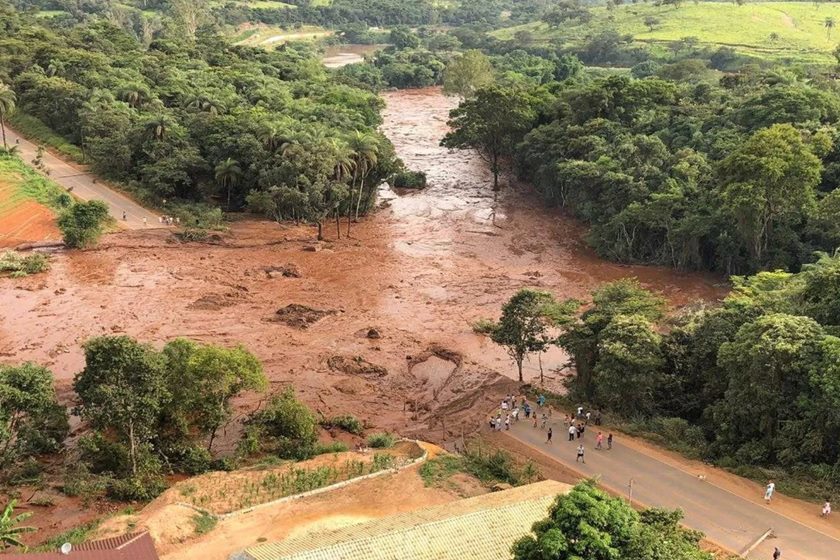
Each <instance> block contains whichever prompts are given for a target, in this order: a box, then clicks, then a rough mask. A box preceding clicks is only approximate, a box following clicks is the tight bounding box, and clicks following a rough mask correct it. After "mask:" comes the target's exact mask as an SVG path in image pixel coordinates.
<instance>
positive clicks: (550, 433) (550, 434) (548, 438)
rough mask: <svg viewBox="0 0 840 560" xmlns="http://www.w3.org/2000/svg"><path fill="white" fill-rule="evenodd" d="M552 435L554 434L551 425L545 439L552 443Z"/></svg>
mask: <svg viewBox="0 0 840 560" xmlns="http://www.w3.org/2000/svg"><path fill="white" fill-rule="evenodd" d="M551 436H552V432H551V427H549V428H548V437H547V438H546V440H545V442H546V443H551Z"/></svg>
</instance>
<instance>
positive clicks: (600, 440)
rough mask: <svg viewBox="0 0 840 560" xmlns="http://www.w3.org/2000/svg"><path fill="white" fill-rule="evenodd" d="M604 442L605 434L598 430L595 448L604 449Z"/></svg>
mask: <svg viewBox="0 0 840 560" xmlns="http://www.w3.org/2000/svg"><path fill="white" fill-rule="evenodd" d="M603 443H604V434H602V433H601V432H598V435H597V436H596V437H595V449H602V448H603Z"/></svg>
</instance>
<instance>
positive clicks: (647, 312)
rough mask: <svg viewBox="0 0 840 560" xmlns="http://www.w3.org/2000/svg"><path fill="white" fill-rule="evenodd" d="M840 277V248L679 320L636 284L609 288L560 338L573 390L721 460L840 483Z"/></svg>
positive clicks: (766, 275)
mask: <svg viewBox="0 0 840 560" xmlns="http://www.w3.org/2000/svg"><path fill="white" fill-rule="evenodd" d="M839 279H840V256H835V257H829V256H827V255H823V256H822V257H821V258H820V259H819V260H818V261H817V262H816V263H814V264H811V265H807V266H805V267H804V268H803V270H802V272H799V273H797V274H791V273H786V272H761V273H759V274H757V275H755V276H749V277H734V278H733V284H734V288H733V291H732V293H731V294H730V295H729V296H727V297H726V299H724V300H723V302H722V303H721V304H720V305H717V306H698V307H694V308H689V309H685V310H683V311H682V312H681V313H679V314H678V315H677V316H676V317H665V316H664V315H663V310H664V308H663V301H662V300H661V299H660V298H659V297H658V296H656V295H654V294H652V293H650V292H648V291H646V290H644V289H642V288H641V287H640V286H639V285H638V283H636V282H635V281H629V280H624V281H619V282H615V283H611V284H606V285H604V286H602V287H601V288H599V289H598V290H595V291H594V292H593V294H592V302H591V305H590V306H588V307H587V308H586V310H585V311H584V312H583V313H582V314H581V315H579V316H578V317H577V318H574V319H572V320H571V321H570V322H568V323H567V324H565V325H564V326H563V331H564V332H563V334H562V335H561V336H560V338H559V344H560V345H561V346H562V347H563V348H565V349H566V350H567V351H568V352H569V355H570V356H571V357H572V365H573V366H574V368H575V371H576V374H575V376H574V377H573V378H571V381H570V390H571V393H570V394H571V397H572V398H573V399H579V400H580V401H583V402H588V403H592V404H593V405H595V406H597V407H602V408H604V409H606V410H610V411H614V412H616V413H618V414H619V415H620V416H622V417H624V418H625V419H631V420H633V419H635V420H639V423H638V425H639V426H641V427H642V429H643V431H646V432H648V433H650V432H653V433H657V434H659V436H661V437H663V438H665V439H666V441H667V442H668V443H669V444H671V445H674V446H676V447H678V448H680V449H682V450H686V451H690V452H692V453H695V454H697V455H699V456H702V457H704V458H706V459H710V460H714V461H716V462H718V463H719V464H721V465H724V466H728V467H743V466H747V465H753V466H761V467H769V468H774V467H782V468H784V469H786V470H787V471H788V472H791V473H793V474H794V475H798V476H799V477H801V478H802V479H803V480H807V481H808V482H809V484H810V485H812V486H813V485H821V486H822V488H824V489H825V488H830V487H832V486H834V487H835V488H836V485H837V484H838V483H840V477H838V472H840V471H838V466H840V390H838V388H840V338H838V336H840V305H838V302H840V280H839ZM663 333H664V334H663Z"/></svg>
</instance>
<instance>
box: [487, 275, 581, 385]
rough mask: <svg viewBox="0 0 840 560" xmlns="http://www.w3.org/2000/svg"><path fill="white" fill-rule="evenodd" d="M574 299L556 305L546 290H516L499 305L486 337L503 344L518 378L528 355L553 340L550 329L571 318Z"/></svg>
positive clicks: (520, 376) (520, 378)
mask: <svg viewBox="0 0 840 560" xmlns="http://www.w3.org/2000/svg"><path fill="white" fill-rule="evenodd" d="M576 308H577V302H571V301H570V302H565V303H563V304H558V303H557V301H556V300H555V299H554V296H552V295H551V294H550V293H548V292H541V291H537V290H529V289H525V290H520V291H518V292H516V293H515V294H514V295H513V297H511V298H510V300H509V301H508V302H507V303H506V304H505V305H504V306H503V307H502V317H501V319H499V322H498V323H496V324H494V325H492V326H491V327H490V328H489V332H490V338H491V339H492V340H493V342H495V343H496V344H499V345H500V346H504V347H505V350H506V351H507V353H508V355H510V357H511V358H512V359H513V361H514V362H515V363H516V368H517V371H518V372H519V381H520V382H521V381H523V378H522V363H523V362H524V361H525V358H526V357H527V356H528V354H530V353H532V352H543V351H545V349H546V348H548V346H549V345H550V344H551V343H552V342H553V340H552V338H551V335H550V331H551V329H552V328H553V327H557V326H560V325H563V324H565V323H567V322H568V321H570V320H571V313H572V311H573V310H574V309H576Z"/></svg>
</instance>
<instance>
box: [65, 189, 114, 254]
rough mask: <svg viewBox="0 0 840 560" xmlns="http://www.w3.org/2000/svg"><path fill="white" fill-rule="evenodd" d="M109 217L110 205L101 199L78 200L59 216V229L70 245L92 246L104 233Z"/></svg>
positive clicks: (78, 246) (76, 246)
mask: <svg viewBox="0 0 840 560" xmlns="http://www.w3.org/2000/svg"><path fill="white" fill-rule="evenodd" d="M107 218H108V206H107V205H106V204H105V203H104V202H102V201H101V200H90V201H88V202H76V203H74V204H73V205H72V206H70V207H69V208H68V209H66V210H64V211H63V212H62V213H61V214H60V215H59V216H58V229H60V230H61V235H62V236H63V237H64V243H66V244H67V246H68V247H74V248H84V247H90V246H91V245H94V244H95V243H96V242H97V241H98V240H99V236H101V235H102V226H103V224H104V223H105V220H106V219H107Z"/></svg>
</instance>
